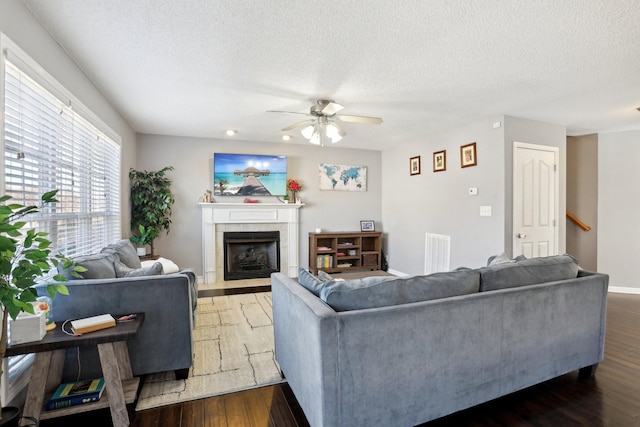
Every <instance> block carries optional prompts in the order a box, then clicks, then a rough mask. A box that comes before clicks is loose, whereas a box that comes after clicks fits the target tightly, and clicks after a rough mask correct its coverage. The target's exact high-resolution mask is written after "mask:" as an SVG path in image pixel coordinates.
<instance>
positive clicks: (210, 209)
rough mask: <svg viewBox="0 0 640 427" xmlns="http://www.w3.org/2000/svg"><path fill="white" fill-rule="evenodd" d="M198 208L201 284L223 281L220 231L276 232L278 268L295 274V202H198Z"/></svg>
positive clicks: (296, 218) (297, 206)
mask: <svg viewBox="0 0 640 427" xmlns="http://www.w3.org/2000/svg"><path fill="white" fill-rule="evenodd" d="M198 205H199V206H200V207H201V208H202V270H203V280H204V283H215V282H217V281H223V280H224V278H223V273H224V272H223V266H224V264H223V262H224V260H223V256H222V251H221V249H220V248H221V242H222V233H224V232H225V231H274V230H277V231H280V253H281V257H280V271H282V272H283V273H286V274H287V275H288V276H289V277H297V276H298V265H299V260H298V258H299V257H298V250H299V247H300V242H299V239H300V237H299V234H300V232H299V223H300V220H299V209H300V208H301V207H302V206H304V205H303V204H296V203H290V204H285V203H255V204H253V203H198Z"/></svg>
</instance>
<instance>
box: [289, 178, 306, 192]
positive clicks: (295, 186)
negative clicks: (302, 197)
mask: <svg viewBox="0 0 640 427" xmlns="http://www.w3.org/2000/svg"><path fill="white" fill-rule="evenodd" d="M287 190H289V191H295V192H297V191H300V190H302V185H301V184H300V183H299V182H298V180H297V179H291V178H290V179H288V180H287Z"/></svg>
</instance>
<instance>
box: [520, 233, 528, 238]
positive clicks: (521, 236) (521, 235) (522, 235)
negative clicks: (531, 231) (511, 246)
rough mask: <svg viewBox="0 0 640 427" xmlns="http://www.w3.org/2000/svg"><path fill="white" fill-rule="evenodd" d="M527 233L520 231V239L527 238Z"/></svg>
mask: <svg viewBox="0 0 640 427" xmlns="http://www.w3.org/2000/svg"><path fill="white" fill-rule="evenodd" d="M526 238H527V235H526V234H523V233H518V239H526Z"/></svg>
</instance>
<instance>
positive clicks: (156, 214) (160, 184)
mask: <svg viewBox="0 0 640 427" xmlns="http://www.w3.org/2000/svg"><path fill="white" fill-rule="evenodd" d="M170 170H173V167H172V166H167V167H164V168H162V169H161V170H159V171H152V172H147V171H137V170H134V169H131V170H130V171H129V179H130V180H131V229H132V230H133V231H134V233H135V232H136V231H139V227H140V225H141V224H142V225H144V227H145V229H147V230H151V231H150V232H149V235H148V236H147V242H148V244H149V246H150V247H151V255H154V248H153V241H154V240H155V239H157V238H158V237H159V236H160V233H161V232H162V231H166V233H167V234H169V227H170V225H171V205H173V203H174V202H175V199H174V197H173V194H172V193H171V180H170V179H169V178H167V176H166V173H167V172H168V171H170Z"/></svg>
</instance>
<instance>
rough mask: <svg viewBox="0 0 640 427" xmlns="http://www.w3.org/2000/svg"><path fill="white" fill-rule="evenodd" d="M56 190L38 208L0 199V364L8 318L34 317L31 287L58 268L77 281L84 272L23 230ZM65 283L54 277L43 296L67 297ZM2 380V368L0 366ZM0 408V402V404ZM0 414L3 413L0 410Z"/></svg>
mask: <svg viewBox="0 0 640 427" xmlns="http://www.w3.org/2000/svg"><path fill="white" fill-rule="evenodd" d="M57 193H58V190H53V191H49V192H46V193H44V194H43V195H42V196H41V198H40V200H41V206H40V207H38V206H23V205H21V204H18V203H9V204H7V203H6V202H7V201H9V200H10V199H11V196H6V195H5V196H2V197H0V243H1V246H2V251H0V306H1V308H2V332H1V335H0V361H1V360H3V359H4V356H5V354H6V351H7V323H8V318H9V317H11V319H14V320H15V319H16V318H17V317H18V315H19V314H20V313H30V314H35V310H34V307H33V304H31V303H32V302H35V301H36V296H37V293H36V290H35V289H34V286H35V285H36V284H38V282H39V280H41V279H42V277H44V276H45V275H48V274H50V273H54V272H57V267H58V265H61V267H62V269H64V270H67V271H69V273H70V275H72V276H73V277H78V278H79V277H80V275H79V274H78V272H82V271H85V270H86V269H84V268H82V267H77V266H74V264H73V261H72V260H70V259H69V258H66V257H65V256H63V255H61V254H55V255H53V254H52V253H51V249H50V246H51V241H50V240H48V239H47V237H46V236H47V234H48V233H46V232H44V231H36V230H35V229H34V228H29V229H24V227H25V226H26V225H27V224H28V221H25V219H27V218H26V217H27V216H28V215H29V214H35V213H38V212H39V211H40V209H41V208H42V207H45V206H46V205H48V204H50V203H55V202H57V201H58V200H57V199H56V198H55V196H56V194H57ZM67 280H68V278H67V277H65V276H64V275H62V274H59V273H58V274H54V275H53V277H52V281H53V282H55V284H54V283H51V284H49V285H48V286H47V292H48V293H49V295H50V296H51V297H52V298H53V297H55V295H56V294H58V293H61V294H64V295H68V294H69V291H68V289H67V287H66V286H65V285H64V284H62V282H66V281H67ZM0 377H2V364H0ZM0 407H2V402H0ZM2 413H3V414H4V413H5V411H4V409H3V411H2Z"/></svg>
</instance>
